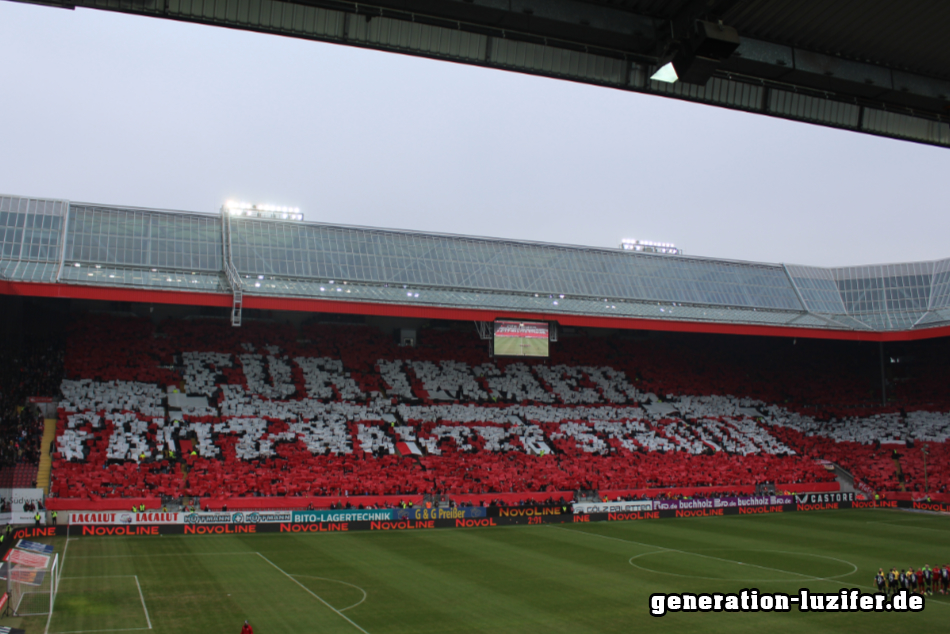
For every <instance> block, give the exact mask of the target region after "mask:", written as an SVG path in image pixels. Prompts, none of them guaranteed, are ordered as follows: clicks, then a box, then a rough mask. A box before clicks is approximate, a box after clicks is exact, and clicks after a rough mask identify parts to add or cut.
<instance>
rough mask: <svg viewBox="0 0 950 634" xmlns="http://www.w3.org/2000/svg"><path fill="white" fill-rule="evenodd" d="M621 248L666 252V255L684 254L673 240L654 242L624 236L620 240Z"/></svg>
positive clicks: (643, 251) (646, 251)
mask: <svg viewBox="0 0 950 634" xmlns="http://www.w3.org/2000/svg"><path fill="white" fill-rule="evenodd" d="M620 248H621V249H623V250H624V251H639V252H641V253H664V254H666V255H683V251H682V250H681V249H679V248H677V246H676V245H675V244H673V243H672V242H654V241H653V240H634V239H632V238H624V239H623V240H621V241H620Z"/></svg>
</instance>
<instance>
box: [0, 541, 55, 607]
mask: <svg viewBox="0 0 950 634" xmlns="http://www.w3.org/2000/svg"><path fill="white" fill-rule="evenodd" d="M4 559H5V560H6V561H4V563H3V565H2V572H3V574H2V575H0V576H3V577H6V580H7V595H8V596H9V602H10V603H9V605H10V609H11V610H12V611H13V615H14V616H34V615H40V614H49V613H50V612H51V611H52V609H53V600H54V599H55V598H56V591H57V589H58V588H59V575H60V566H59V555H58V554H55V553H54V554H52V555H45V554H41V553H35V552H30V551H26V550H20V549H19V548H13V549H11V550H10V551H9V552H8V553H7V556H6V557H5V558H4Z"/></svg>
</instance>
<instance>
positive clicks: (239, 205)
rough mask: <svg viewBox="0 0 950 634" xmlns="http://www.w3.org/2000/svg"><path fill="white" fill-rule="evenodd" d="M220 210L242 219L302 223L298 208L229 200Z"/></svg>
mask: <svg viewBox="0 0 950 634" xmlns="http://www.w3.org/2000/svg"><path fill="white" fill-rule="evenodd" d="M221 210H222V211H223V212H225V213H227V214H228V215H230V216H237V217H244V218H264V219H267V220H295V221H297V222H302V221H303V214H302V213H300V207H284V206H281V205H265V204H252V203H245V202H238V201H234V200H229V201H227V202H226V203H224V205H223V206H222V208H221Z"/></svg>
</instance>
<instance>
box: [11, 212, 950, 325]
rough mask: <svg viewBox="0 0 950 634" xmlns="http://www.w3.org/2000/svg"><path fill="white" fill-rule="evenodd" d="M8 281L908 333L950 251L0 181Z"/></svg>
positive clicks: (20, 286) (26, 287) (569, 317)
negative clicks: (31, 194) (431, 222)
mask: <svg viewBox="0 0 950 634" xmlns="http://www.w3.org/2000/svg"><path fill="white" fill-rule="evenodd" d="M0 250H2V251H0V292H2V293H5V294H21V295H33V296H53V297H73V298H93V299H112V300H127V301H137V302H152V303H172V304H186V305H212V306H233V307H240V306H243V307H246V308H271V309H282V310H301V311H310V312H337V313H355V314H361V313H362V314H379V315H393V316H419V317H431V318H445V319H472V320H475V321H491V320H493V319H495V318H497V317H515V318H523V319H529V318H536V319H545V320H550V321H557V322H559V323H561V324H563V325H590V326H601V327H618V328H644V329H657V330H686V331H708V332H744V333H760V334H769V333H771V334H783V335H796V336H806V337H807V336H811V337H826V338H843V339H868V340H889V339H912V338H926V337H936V336H943V335H945V334H947V332H950V259H946V260H939V261H933V262H914V263H907V264H891V265H877V266H857V267H845V268H831V269H828V268H817V267H808V266H795V265H783V264H759V263H750V262H737V261H729V260H716V259H711V258H699V257H686V256H678V255H658V254H649V253H640V252H636V251H625V250H622V249H620V248H617V249H605V248H592V247H579V246H568V245H558V244H544V243H534V242H519V241H512V240H500V239H493V238H477V237H466V236H453V235H439V234H431V233H418V232H410V231H397V230H390V229H372V228H364V227H348V226H341V225H329V224H321V223H307V222H293V221H285V220H269V219H266V220H265V219H257V218H245V217H239V216H233V215H231V214H227V215H215V214H200V213H181V212H171V211H163V210H157V209H139V208H128V207H114V206H108V205H96V204H89V203H71V202H68V201H64V200H46V199H35V198H23V197H17V196H0Z"/></svg>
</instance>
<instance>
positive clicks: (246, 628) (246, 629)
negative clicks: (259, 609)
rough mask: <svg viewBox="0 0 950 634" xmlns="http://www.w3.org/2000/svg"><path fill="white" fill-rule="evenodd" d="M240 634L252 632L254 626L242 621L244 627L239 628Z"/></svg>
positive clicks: (250, 633) (251, 633)
mask: <svg viewBox="0 0 950 634" xmlns="http://www.w3.org/2000/svg"><path fill="white" fill-rule="evenodd" d="M241 634H254V628H253V627H251V624H250V623H248V622H247V621H244V627H242V628H241Z"/></svg>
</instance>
